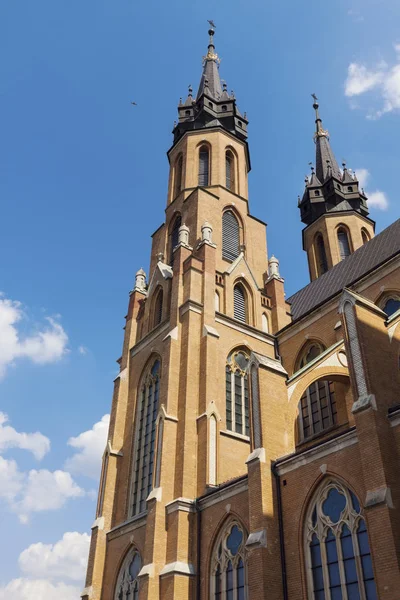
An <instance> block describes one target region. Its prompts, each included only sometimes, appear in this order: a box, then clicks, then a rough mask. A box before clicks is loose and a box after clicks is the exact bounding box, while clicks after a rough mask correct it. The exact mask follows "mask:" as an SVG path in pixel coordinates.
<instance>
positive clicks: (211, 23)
mask: <svg viewBox="0 0 400 600" xmlns="http://www.w3.org/2000/svg"><path fill="white" fill-rule="evenodd" d="M207 23H210V25H211V27H216V24H215V23H214V21H213V20H212V19H207Z"/></svg>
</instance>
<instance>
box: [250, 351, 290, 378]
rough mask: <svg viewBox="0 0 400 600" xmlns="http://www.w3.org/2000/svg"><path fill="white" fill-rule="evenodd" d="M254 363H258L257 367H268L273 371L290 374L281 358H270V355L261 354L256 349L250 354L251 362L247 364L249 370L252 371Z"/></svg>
mask: <svg viewBox="0 0 400 600" xmlns="http://www.w3.org/2000/svg"><path fill="white" fill-rule="evenodd" d="M252 365H256V366H257V367H265V368H266V369H270V370H271V371H277V372H278V373H282V374H283V375H287V374H288V373H287V371H286V369H285V368H284V366H283V365H282V363H281V362H280V361H279V360H276V359H274V358H270V357H269V356H265V355H264V354H259V353H258V352H254V351H253V352H252V353H251V355H250V360H249V364H248V365H247V370H248V371H250V368H251V366H252Z"/></svg>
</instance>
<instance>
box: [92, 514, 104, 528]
mask: <svg viewBox="0 0 400 600" xmlns="http://www.w3.org/2000/svg"><path fill="white" fill-rule="evenodd" d="M96 527H97V529H100V531H102V530H103V529H104V517H98V518H97V519H96V520H95V521H94V523H93V525H92V529H96Z"/></svg>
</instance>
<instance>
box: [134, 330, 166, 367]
mask: <svg viewBox="0 0 400 600" xmlns="http://www.w3.org/2000/svg"><path fill="white" fill-rule="evenodd" d="M168 327H169V321H166V322H164V323H161V324H160V325H159V326H158V327H156V328H155V329H153V331H150V333H148V334H147V335H145V336H144V338H143V339H141V340H140V341H139V342H138V343H137V344H136V345H135V346H132V348H131V349H130V354H131V358H133V357H134V356H136V354H138V353H139V352H141V351H142V350H143V348H145V347H146V346H147V345H148V344H151V343H152V342H154V340H155V339H156V338H157V337H158V336H159V335H160V334H161V333H164V331H166V329H168Z"/></svg>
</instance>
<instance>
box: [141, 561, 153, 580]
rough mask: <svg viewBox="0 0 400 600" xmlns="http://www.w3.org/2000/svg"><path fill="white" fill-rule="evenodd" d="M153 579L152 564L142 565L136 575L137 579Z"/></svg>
mask: <svg viewBox="0 0 400 600" xmlns="http://www.w3.org/2000/svg"><path fill="white" fill-rule="evenodd" d="M145 575H147V577H154V563H149V564H148V565H143V567H142V568H141V569H140V571H139V573H138V577H144V576H145Z"/></svg>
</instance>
